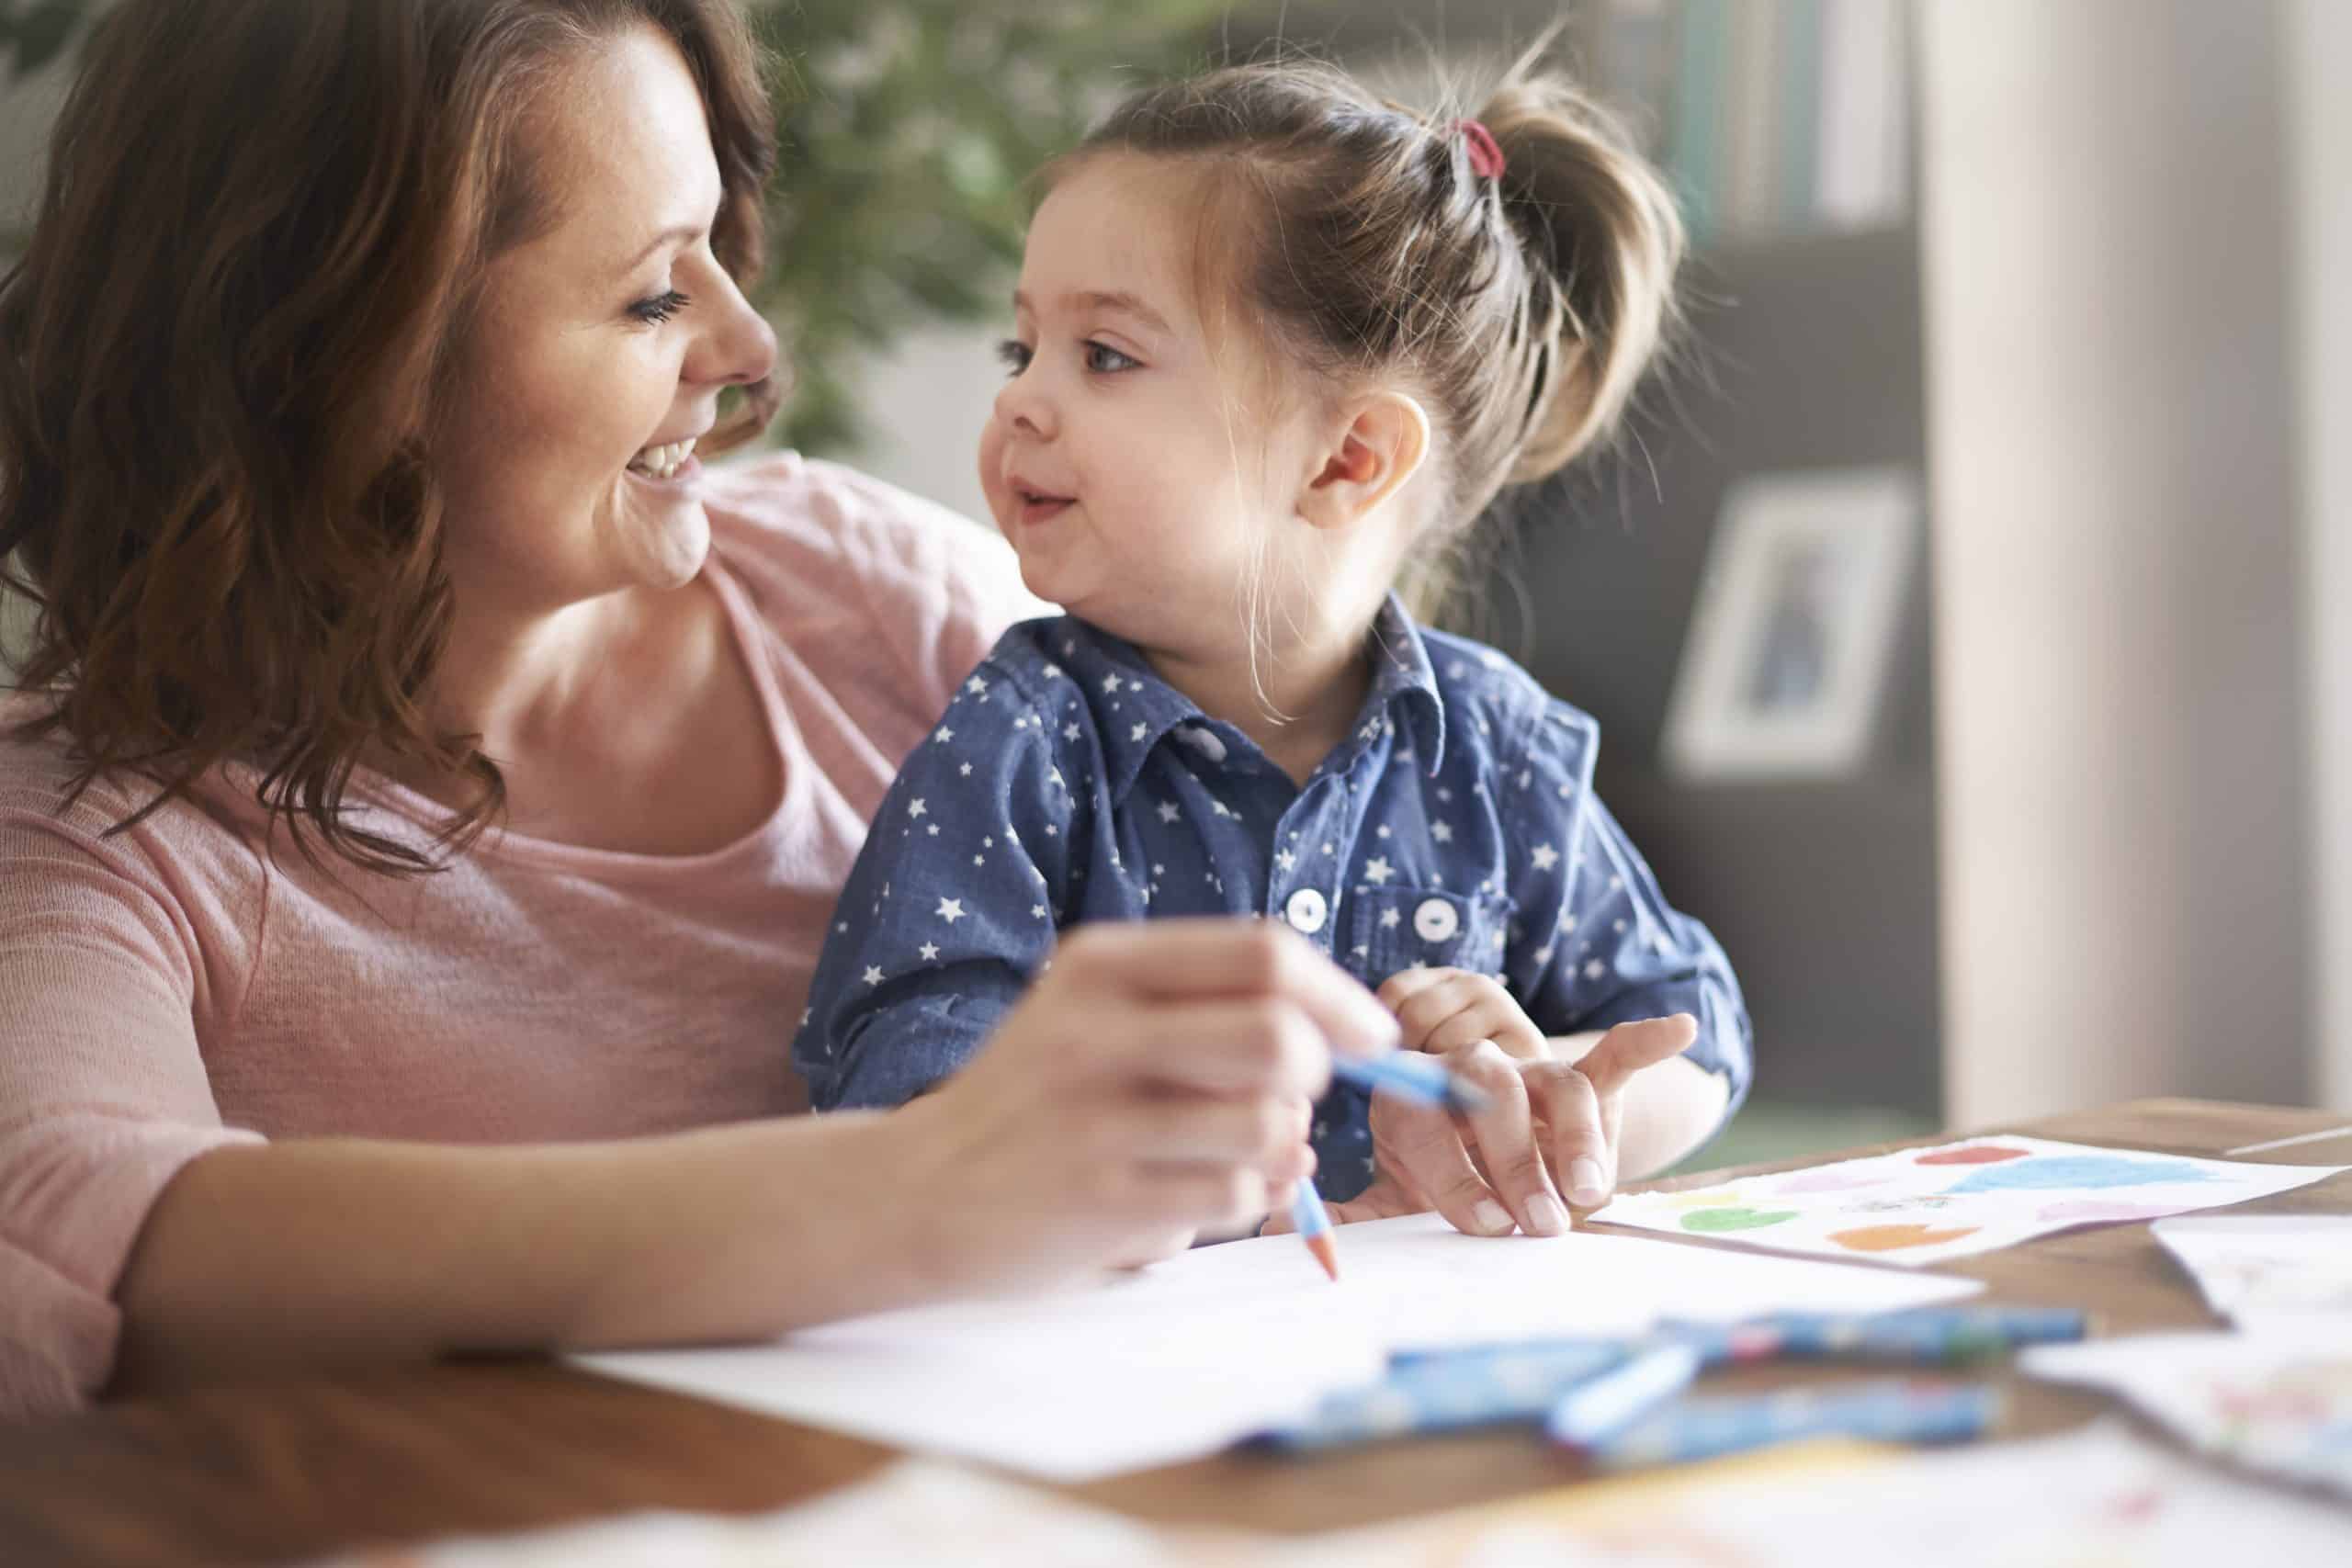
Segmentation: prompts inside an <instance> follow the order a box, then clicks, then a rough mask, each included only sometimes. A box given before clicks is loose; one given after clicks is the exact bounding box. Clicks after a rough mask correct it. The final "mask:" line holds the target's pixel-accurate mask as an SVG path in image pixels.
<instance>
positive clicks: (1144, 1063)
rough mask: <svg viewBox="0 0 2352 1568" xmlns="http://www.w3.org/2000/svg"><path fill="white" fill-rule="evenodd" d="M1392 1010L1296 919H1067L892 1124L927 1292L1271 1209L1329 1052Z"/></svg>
mask: <svg viewBox="0 0 2352 1568" xmlns="http://www.w3.org/2000/svg"><path fill="white" fill-rule="evenodd" d="M1396 1034H1397V1024H1396V1021H1395V1020H1394V1019H1393V1018H1391V1017H1390V1016H1389V1014H1388V1013H1387V1012H1386V1010H1384V1009H1383V1008H1382V1007H1381V1006H1380V1005H1379V1004H1378V1003H1377V1002H1375V1001H1374V999H1373V998H1372V997H1371V996H1370V995H1369V994H1368V993H1367V992H1365V991H1364V989H1363V987H1361V986H1359V985H1357V984H1356V983H1355V981H1353V980H1351V979H1350V978H1349V977H1348V976H1347V975H1346V974H1344V973H1343V972H1342V971H1340V969H1339V968H1337V967H1336V966H1334V965H1333V964H1331V963H1330V962H1329V960H1327V959H1325V958H1324V957H1323V956H1322V955H1321V954H1319V953H1317V952H1316V951H1315V950H1314V949H1313V948H1311V947H1310V946H1308V945H1307V944H1306V942H1304V941H1302V940H1300V939H1299V938H1298V937H1297V936H1296V935H1295V934H1294V933H1293V932H1291V931H1287V930H1285V929H1283V928H1282V927H1280V926H1276V925H1272V924H1269V923H1266V922H1262V921H1243V920H1154V921H1151V922H1150V923H1148V924H1141V923H1137V924H1105V925H1098V926H1089V927H1086V928H1084V929H1083V930H1080V931H1075V932H1073V933H1071V935H1070V936H1069V938H1068V939H1067V940H1066V941H1064V942H1063V943H1062V944H1061V946H1060V947H1059V948H1058V949H1057V951H1056V953H1055V955H1054V961H1053V964H1052V966H1051V967H1050V968H1049V969H1048V970H1047V971H1046V973H1045V974H1044V975H1043V976H1041V977H1040V978H1039V979H1038V980H1037V982H1036V984H1035V985H1034V986H1033V987H1030V990H1029V992H1028V994H1027V996H1026V997H1024V998H1023V1000H1022V1002H1021V1005H1020V1006H1019V1007H1017V1008H1015V1009H1014V1010H1013V1011H1012V1013H1011V1014H1010V1015H1009V1016H1008V1017H1007V1018H1006V1019H1005V1020H1004V1022H1003V1023H1002V1025H1001V1027H1000V1028H999V1029H998V1031H997V1032H996V1035H995V1037H994V1038H993V1039H992V1040H991V1041H990V1042H989V1045H988V1047H987V1049H986V1050H984V1051H983V1052H981V1054H980V1055H978V1057H977V1058H976V1059H975V1060H974V1061H973V1063H972V1064H971V1066H968V1067H967V1068H966V1069H965V1070H964V1071H963V1072H962V1073H960V1074H958V1075H957V1076H956V1077H954V1078H952V1079H950V1080H949V1081H948V1082H947V1083H946V1084H944V1086H942V1088H941V1089H940V1090H939V1091H938V1092H937V1093H935V1094H932V1095H929V1096H927V1097H925V1098H923V1099H922V1100H917V1101H915V1102H914V1103H913V1104H912V1105H910V1106H908V1107H907V1108H905V1109H904V1110H902V1111H899V1112H897V1113H895V1114H894V1115H893V1116H891V1117H890V1118H889V1121H890V1122H892V1123H893V1124H894V1125H895V1126H896V1127H897V1128H898V1129H899V1130H900V1131H902V1132H903V1133H904V1134H906V1136H905V1139H904V1144H903V1150H904V1152H903V1156H902V1162H903V1166H904V1168H905V1169H906V1171H907V1174H908V1179H909V1182H910V1198H911V1200H912V1201H913V1202H914V1203H915V1204H916V1205H918V1206H919V1211H920V1212H921V1213H924V1214H927V1215H929V1216H931V1217H932V1222H933V1223H932V1224H929V1225H928V1226H927V1227H926V1228H925V1231H924V1233H923V1241H922V1249H923V1253H924V1256H925V1258H926V1261H927V1264H928V1267H929V1268H930V1269H932V1270H933V1272H934V1276H935V1283H936V1284H937V1285H939V1286H940V1287H941V1288H943V1289H945V1290H948V1291H954V1290H957V1289H979V1288H987V1287H995V1286H1001V1285H1005V1284H1010V1283H1018V1282H1023V1281H1026V1280H1048V1279H1052V1278H1055V1277H1057V1276H1066V1275H1069V1274H1071V1273H1074V1272H1079V1271H1083V1270H1086V1269H1096V1268H1102V1267H1106V1266H1117V1265H1122V1264H1129V1263H1136V1262H1141V1261H1145V1260H1148V1259H1149V1258H1154V1257H1159V1256H1165V1255H1166V1254H1168V1253H1170V1252H1172V1251H1174V1250H1178V1249H1180V1248H1182V1247H1183V1246H1184V1245H1185V1244H1186V1243H1187V1242H1188V1241H1189V1240H1190V1238H1191V1236H1192V1235H1193V1232H1195V1231H1196V1230H1201V1229H1206V1228H1214V1227H1217V1226H1220V1225H1224V1226H1230V1225H1233V1224H1236V1223H1238V1222H1240V1221H1243V1220H1245V1219H1254V1218H1255V1216H1256V1215H1258V1214H1261V1213H1265V1212H1267V1210H1268V1209H1269V1208H1272V1207H1275V1206H1277V1205H1286V1203H1287V1201H1288V1196H1289V1191H1290V1186H1291V1184H1292V1183H1293V1182H1295V1181H1298V1180H1301V1179H1305V1178H1306V1176H1307V1175H1308V1174H1309V1173H1310V1172H1312V1170H1313V1169H1314V1163H1315V1161H1314V1155H1313V1154H1312V1152H1311V1151H1310V1150H1309V1149H1308V1148H1307V1146H1306V1118H1305V1116H1304V1115H1303V1114H1302V1111H1301V1107H1302V1104H1303V1102H1304V1101H1306V1100H1312V1099H1313V1098H1314V1097H1315V1096H1317V1095H1318V1094H1320V1093H1321V1092H1322V1090H1323V1088H1324V1085H1325V1084H1326V1083H1327V1082H1328V1081H1329V1076H1330V1053H1331V1052H1332V1051H1333V1050H1339V1051H1345V1052H1348V1053H1351V1054H1354V1055H1369V1054H1371V1053H1373V1052H1374V1051H1377V1050H1380V1049H1383V1048H1385V1046H1387V1045H1388V1044H1390V1043H1393V1042H1394V1040H1395V1039H1396Z"/></svg>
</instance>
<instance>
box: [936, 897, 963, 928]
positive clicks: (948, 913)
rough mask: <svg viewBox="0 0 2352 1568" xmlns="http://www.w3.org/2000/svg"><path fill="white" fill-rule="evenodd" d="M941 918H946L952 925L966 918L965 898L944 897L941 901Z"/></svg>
mask: <svg viewBox="0 0 2352 1568" xmlns="http://www.w3.org/2000/svg"><path fill="white" fill-rule="evenodd" d="M939 918H940V919H943V920H945V921H946V922H947V923H948V924H949V925H951V926H952V925H954V924H955V923H956V921H958V920H960V919H963V918H964V900H962V899H961V898H942V899H941V900H940V901H939Z"/></svg>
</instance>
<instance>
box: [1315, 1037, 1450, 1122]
mask: <svg viewBox="0 0 2352 1568" xmlns="http://www.w3.org/2000/svg"><path fill="white" fill-rule="evenodd" d="M1331 1076H1332V1077H1335V1078H1338V1079H1339V1080H1340V1082H1342V1083H1351V1084H1353V1085H1355V1086H1356V1087H1357V1088H1358V1089H1364V1090H1366V1091H1368V1092H1370V1093H1373V1094H1393V1095H1395V1096H1397V1098H1398V1099H1399V1100H1412V1101H1414V1102H1415V1103H1416V1104H1419V1105H1434V1106H1437V1107H1439V1108H1440V1109H1442V1110H1445V1111H1464V1112H1469V1111H1484V1110H1485V1109H1486V1108H1487V1097H1486V1096H1485V1095H1484V1094H1482V1093H1480V1092H1479V1091H1478V1090H1477V1089H1474V1088H1472V1087H1471V1086H1470V1085H1468V1084H1466V1083H1464V1082H1463V1081H1462V1080H1461V1079H1460V1078H1457V1077H1454V1076H1453V1074H1452V1073H1449V1072H1447V1071H1446V1070H1445V1065H1444V1064H1443V1063H1442V1062H1440V1061H1439V1060H1438V1059H1437V1058H1436V1057H1435V1056H1431V1055H1426V1054H1424V1053H1422V1052H1419V1051H1389V1052H1385V1053H1384V1054H1382V1055H1377V1056H1371V1057H1364V1056H1334V1057H1332V1058H1331Z"/></svg>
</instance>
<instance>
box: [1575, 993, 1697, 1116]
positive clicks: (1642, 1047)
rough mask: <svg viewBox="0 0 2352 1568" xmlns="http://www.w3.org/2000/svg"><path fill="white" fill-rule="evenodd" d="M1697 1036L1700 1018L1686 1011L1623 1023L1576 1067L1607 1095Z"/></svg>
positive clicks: (1683, 1048)
mask: <svg viewBox="0 0 2352 1568" xmlns="http://www.w3.org/2000/svg"><path fill="white" fill-rule="evenodd" d="M1698 1038H1699V1021H1698V1020H1697V1019H1695V1018H1692V1017H1691V1015H1690V1014H1689V1013H1687V1012H1678V1013H1675V1014H1672V1015H1671V1016H1669V1017H1667V1018H1645V1019H1641V1020H1639V1021H1635V1022H1633V1023H1621V1024H1619V1025H1617V1026H1616V1027H1615V1028H1614V1029H1611V1030H1610V1031H1609V1032H1607V1033H1606V1034H1603V1035H1602V1036H1601V1037H1600V1043H1599V1044H1597V1045H1595V1046H1594V1047H1593V1048H1592V1049H1591V1050H1590V1051H1589V1052H1588V1053H1587V1054H1586V1055H1585V1056H1584V1058H1583V1060H1581V1061H1579V1062H1578V1063H1577V1067H1578V1068H1579V1069H1580V1070H1581V1071H1582V1072H1583V1073H1584V1075H1585V1077H1589V1078H1590V1079H1591V1080H1592V1087H1593V1089H1594V1090H1595V1092H1597V1093H1599V1094H1600V1095H1601V1096H1603V1097H1604V1098H1606V1097H1607V1096H1610V1095H1612V1094H1615V1093H1617V1092H1618V1091H1619V1090H1621V1089H1623V1088H1624V1087H1625V1080H1626V1079H1627V1078H1630V1077H1633V1076H1634V1074H1635V1073H1638V1072H1640V1071H1641V1070H1642V1069H1643V1068H1644V1067H1652V1066H1657V1064H1658V1063H1660V1062H1663V1061H1665V1060H1666V1059H1667V1058H1668V1057H1669V1056H1679V1055H1682V1053H1683V1052H1685V1051H1688V1050H1689V1049H1690V1048H1691V1042H1692V1041H1694V1040H1696V1039H1698Z"/></svg>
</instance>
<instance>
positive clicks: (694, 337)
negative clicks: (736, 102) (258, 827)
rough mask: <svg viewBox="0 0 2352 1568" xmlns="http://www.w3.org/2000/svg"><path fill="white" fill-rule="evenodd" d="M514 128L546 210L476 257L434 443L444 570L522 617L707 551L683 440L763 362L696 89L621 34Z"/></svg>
mask: <svg viewBox="0 0 2352 1568" xmlns="http://www.w3.org/2000/svg"><path fill="white" fill-rule="evenodd" d="M523 137H524V146H523V149H522V151H523V152H524V154H525V155H526V157H527V158H528V160H529V161H530V168H531V170H532V172H533V174H534V175H535V176H536V178H537V180H538V181H539V184H540V187H541V189H542V191H543V192H544V194H545V197H546V198H547V199H548V202H549V203H550V204H551V207H552V209H553V218H552V221H551V222H550V223H549V224H548V225H547V226H546V227H545V228H544V230H543V231H541V232H540V233H538V234H537V236H536V237H535V238H532V239H530V240H528V241H526V243H522V244H519V245H517V246H515V248H514V249H512V250H510V251H507V252H506V253H504V254H502V255H500V256H498V257H497V258H496V259H495V260H493V261H492V263H491V264H490V266H489V269H488V274H487V276H486V278H485V280H484V283H483V287H482V290H481V299H480V302H479V306H478V309H477V310H475V312H474V313H473V315H472V317H471V326H470V330H469V333H468V335H467V339H466V341H464V342H463V343H461V344H458V349H457V353H458V367H457V376H456V386H457V387H458V392H457V395H456V398H455V400H454V404H453V406H451V407H450V408H449V409H447V411H446V413H445V419H444V422H443V426H442V428H443V431H444V434H443V436H442V438H441V439H440V440H439V442H438V443H437V444H436V474H437V476H438V478H439V480H440V482H441V485H442V488H443V491H444V494H445V495H446V497H447V507H448V523H447V547H446V555H447V560H448V563H449V566H450V570H451V573H452V577H453V580H454V581H457V582H458V585H459V591H460V592H461V593H462V592H468V591H469V590H475V591H486V592H488V593H489V594H490V595H492V596H494V597H495V598H496V599H497V600H498V601H499V602H501V603H502V604H506V605H508V606H511V607H514V608H518V609H522V608H543V609H544V608H553V607H556V606H559V605H562V604H573V603H577V602H579V601H582V600H585V599H591V598H594V597H597V596H600V595H603V594H606V593H611V592H616V591H619V590H624V589H629V588H639V587H642V588H654V589H662V588H674V587H677V586H679V585H681V584H683V583H684V582H686V581H690V580H691V579H692V578H693V577H694V576H695V573H696V572H697V571H698V570H701V567H702V563H703V558H704V556H705V554H706V553H707V549H708V547H709V541H710V525H709V520H708V518H707V516H706V515H705V514H704V512H703V504H702V494H701V479H702V472H701V465H700V463H699V462H698V461H697V460H696V459H695V458H694V457H692V455H691V448H690V446H688V444H690V443H691V442H692V441H693V440H694V439H695V438H696V437H698V436H700V435H702V434H705V433H706V432H707V431H708V430H709V429H710V428H711V426H712V424H713V423H715V421H716V420H717V418H718V396H719V392H720V391H721V389H724V388H726V387H728V386H731V385H735V384H738V383H750V382H753V381H757V380H760V379H762V378H764V377H765V376H767V374H768V373H769V372H770V371H771V370H772V369H773V368H774V367H775V360H776V346H775V333H773V332H772V331H771V330H770V329H769V327H768V325H767V323H766V321H763V319H762V318H761V317H760V315H759V313H758V312H757V311H755V310H752V307H751V306H750V304H749V303H747V302H746V301H745V299H744V298H743V296H742V294H741V291H740V290H739V289H738V288H736V286H735V282H734V279H733V278H731V277H730V276H729V275H728V272H727V269H726V268H725V267H724V266H722V265H720V264H719V262H718V258H717V257H716V256H714V255H713V254H712V253H711V245H710V228H711V223H712V221H713V220H714V219H715V218H716V216H717V214H718V209H719V203H720V201H721V200H722V198H723V187H722V186H721V184H720V179H719V173H718V161H717V159H716V157H715V156H714V154H713V152H712V150H711V141H710V131H709V127H708V124H707V118H706V115H705V111H704V106H703V100H702V96H701V94H700V92H699V91H698V90H697V88H696V87H695V80H694V77H693V75H692V73H690V72H689V70H688V69H687V66H686V62H685V61H684V58H683V57H682V56H680V55H679V53H678V52H677V50H676V48H675V47H674V46H673V44H672V43H671V42H670V41H669V39H666V38H665V37H663V36H662V34H660V33H659V32H657V31H654V30H653V29H650V28H637V29H633V30H631V31H628V32H626V33H622V34H619V35H616V36H615V37H613V38H611V39H605V40H603V42H602V43H601V44H600V45H599V46H598V47H597V48H595V49H594V50H592V51H585V52H583V53H582V54H581V55H580V56H579V57H578V58H576V59H575V60H574V61H572V62H571V63H570V65H569V66H568V67H567V68H566V69H565V70H564V71H563V72H562V73H560V76H559V77H558V78H557V80H556V81H555V82H554V83H552V84H551V85H550V88H549V90H548V92H547V93H546V94H545V95H544V96H543V98H542V100H541V102H540V105H539V107H538V108H537V112H536V114H535V115H534V116H533V118H532V120H531V122H530V123H529V124H528V125H527V126H526V129H525V130H524V132H523ZM664 475H666V476H667V477H663V476H664Z"/></svg>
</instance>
